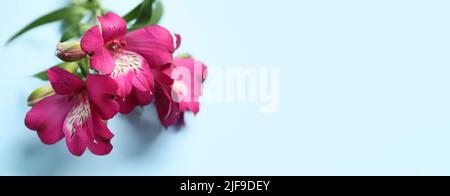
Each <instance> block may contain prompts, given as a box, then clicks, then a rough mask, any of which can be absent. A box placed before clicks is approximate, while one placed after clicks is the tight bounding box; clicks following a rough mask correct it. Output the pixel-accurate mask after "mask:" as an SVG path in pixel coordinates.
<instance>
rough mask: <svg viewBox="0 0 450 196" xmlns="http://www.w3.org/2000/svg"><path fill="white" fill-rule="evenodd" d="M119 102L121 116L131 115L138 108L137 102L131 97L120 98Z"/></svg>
mask: <svg viewBox="0 0 450 196" xmlns="http://www.w3.org/2000/svg"><path fill="white" fill-rule="evenodd" d="M117 102H118V103H119V105H120V113H121V114H130V113H131V112H133V110H134V108H135V107H136V101H135V100H134V97H132V96H131V95H130V96H127V97H126V98H118V99H117Z"/></svg>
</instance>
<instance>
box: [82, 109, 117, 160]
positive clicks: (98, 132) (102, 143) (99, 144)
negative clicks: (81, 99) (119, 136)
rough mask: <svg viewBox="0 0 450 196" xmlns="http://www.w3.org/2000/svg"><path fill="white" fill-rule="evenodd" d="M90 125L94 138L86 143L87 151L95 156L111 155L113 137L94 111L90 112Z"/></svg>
mask: <svg viewBox="0 0 450 196" xmlns="http://www.w3.org/2000/svg"><path fill="white" fill-rule="evenodd" d="M92 123H93V127H94V133H95V138H94V140H93V141H90V142H89V143H88V148H89V150H90V151H91V152H92V153H94V154H95V155H99V156H103V155H107V154H109V153H111V151H112V149H113V146H112V144H111V139H112V138H113V137H114V135H113V134H112V133H111V131H110V130H109V129H108V127H106V125H105V123H104V122H103V121H102V119H101V118H100V115H99V114H97V112H96V111H95V109H93V110H92Z"/></svg>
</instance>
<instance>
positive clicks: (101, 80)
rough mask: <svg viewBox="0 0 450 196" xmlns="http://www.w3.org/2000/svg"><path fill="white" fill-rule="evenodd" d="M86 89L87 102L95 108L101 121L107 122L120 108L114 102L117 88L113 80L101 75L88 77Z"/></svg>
mask: <svg viewBox="0 0 450 196" xmlns="http://www.w3.org/2000/svg"><path fill="white" fill-rule="evenodd" d="M86 87H87V90H88V94H89V101H90V102H91V103H92V104H93V105H95V106H96V109H98V112H99V113H100V116H101V117H102V119H104V120H109V119H111V118H113V117H114V116H115V115H116V114H117V113H118V112H119V109H120V106H119V104H118V103H117V102H116V100H115V97H116V95H117V90H118V86H117V83H116V82H115V81H114V80H113V79H111V78H110V77H108V76H102V75H88V76H87V79H86Z"/></svg>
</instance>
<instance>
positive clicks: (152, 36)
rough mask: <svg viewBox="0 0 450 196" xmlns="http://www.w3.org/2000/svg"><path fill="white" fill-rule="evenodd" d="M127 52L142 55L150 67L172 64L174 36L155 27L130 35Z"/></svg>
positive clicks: (127, 41) (128, 35) (159, 27)
mask: <svg viewBox="0 0 450 196" xmlns="http://www.w3.org/2000/svg"><path fill="white" fill-rule="evenodd" d="M125 40H126V43H127V50H131V51H133V52H137V53H139V54H140V55H142V56H143V57H144V58H145V59H146V60H147V62H148V63H149V65H150V66H152V67H158V66H162V65H166V64H168V63H171V62H172V60H173V59H172V54H173V53H174V52H175V49H176V47H175V44H174V41H173V36H172V34H171V33H170V32H169V31H168V30H167V29H165V28H163V27H161V26H158V25H153V26H148V27H145V28H142V29H138V30H136V31H133V32H131V33H128V34H127V35H126V37H125Z"/></svg>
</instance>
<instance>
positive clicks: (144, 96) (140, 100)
mask: <svg viewBox="0 0 450 196" xmlns="http://www.w3.org/2000/svg"><path fill="white" fill-rule="evenodd" d="M117 100H118V102H119V104H120V113H121V114H129V113H131V112H132V111H133V110H134V108H135V107H136V106H146V105H149V104H150V103H152V101H153V94H152V93H151V92H142V91H140V90H138V89H136V88H133V90H132V91H131V93H130V95H129V96H127V97H126V98H125V99H123V98H119V99H117Z"/></svg>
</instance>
